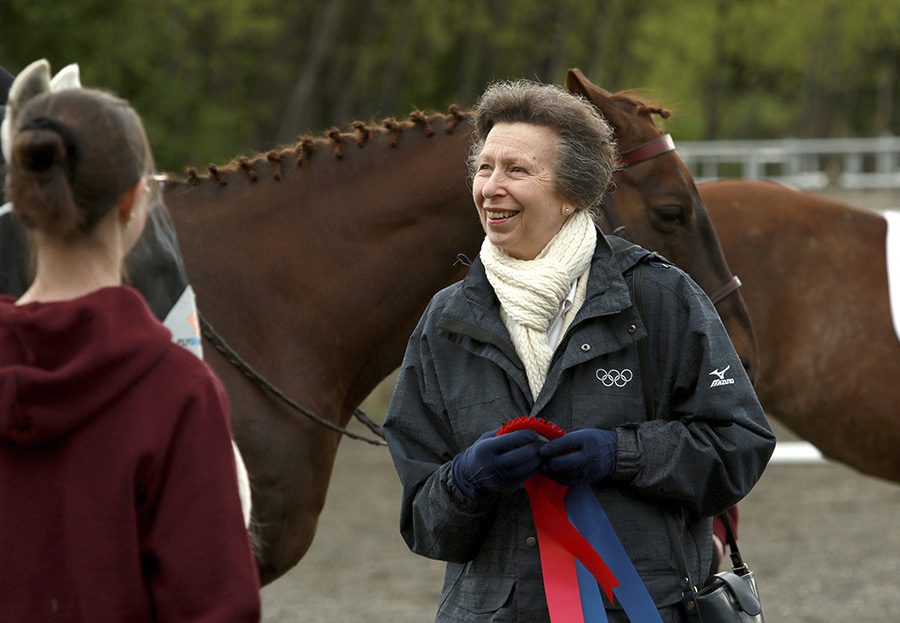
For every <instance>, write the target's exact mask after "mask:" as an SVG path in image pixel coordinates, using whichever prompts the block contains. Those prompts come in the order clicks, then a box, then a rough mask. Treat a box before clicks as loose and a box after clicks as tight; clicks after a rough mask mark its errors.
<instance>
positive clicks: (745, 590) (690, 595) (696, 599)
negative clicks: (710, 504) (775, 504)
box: [666, 513, 765, 623]
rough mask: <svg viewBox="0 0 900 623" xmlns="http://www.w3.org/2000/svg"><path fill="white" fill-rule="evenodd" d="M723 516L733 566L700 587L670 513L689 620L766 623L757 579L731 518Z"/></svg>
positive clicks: (670, 524)
mask: <svg viewBox="0 0 900 623" xmlns="http://www.w3.org/2000/svg"><path fill="white" fill-rule="evenodd" d="M719 517H720V518H721V519H722V520H723V521H724V523H725V532H726V535H727V541H728V549H729V550H730V551H731V562H732V569H731V571H723V572H721V573H717V574H715V575H713V576H710V578H709V579H708V580H707V581H706V583H705V584H704V585H703V586H699V587H698V586H696V585H695V584H694V583H693V582H692V581H691V574H690V572H689V571H688V569H687V563H686V561H685V559H684V550H683V549H682V546H681V538H680V537H679V536H678V532H677V530H675V527H674V526H673V525H672V524H673V521H674V519H673V517H672V515H671V513H670V514H667V515H666V527H667V528H668V530H669V539H670V540H671V541H672V543H673V547H672V550H673V552H674V553H675V561H676V562H677V563H678V570H679V572H680V573H681V591H682V604H683V605H684V609H685V612H687V615H688V619H690V620H691V621H693V622H695V623H765V618H764V617H763V612H762V603H761V602H760V601H759V591H758V590H757V588H756V579H755V577H754V576H753V572H752V571H750V569H749V568H748V567H747V565H746V563H744V561H743V559H742V558H741V553H740V551H739V550H738V546H737V540H736V539H735V538H734V530H733V528H732V526H731V520H730V519H729V518H728V515H726V514H725V513H722V514H721V515H719Z"/></svg>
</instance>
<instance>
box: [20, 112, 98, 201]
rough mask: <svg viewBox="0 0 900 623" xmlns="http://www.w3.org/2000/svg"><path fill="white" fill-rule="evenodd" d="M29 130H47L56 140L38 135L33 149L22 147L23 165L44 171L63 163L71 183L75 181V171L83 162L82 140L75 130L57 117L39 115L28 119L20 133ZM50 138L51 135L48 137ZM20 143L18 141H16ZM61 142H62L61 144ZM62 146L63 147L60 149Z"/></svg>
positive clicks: (33, 169)
mask: <svg viewBox="0 0 900 623" xmlns="http://www.w3.org/2000/svg"><path fill="white" fill-rule="evenodd" d="M28 130H36V131H41V130H47V131H49V132H51V133H52V134H51V135H50V136H53V135H55V136H56V140H47V141H42V140H40V138H38V137H36V139H37V140H35V141H34V142H33V143H32V147H31V149H27V148H25V149H22V150H21V151H20V154H21V156H22V161H21V162H22V166H25V167H28V168H30V169H31V170H32V171H37V172H42V171H46V170H47V169H49V168H50V167H52V166H53V165H54V164H55V163H59V164H63V165H65V167H66V173H67V174H68V177H69V183H70V184H72V183H74V181H75V173H76V172H77V171H78V165H79V164H81V154H82V148H81V141H80V140H79V139H78V135H77V134H75V132H74V130H72V128H70V127H69V126H67V125H66V124H65V123H63V122H62V121H60V120H59V119H57V118H56V117H47V116H38V117H34V118H33V119H29V120H28V121H26V122H25V123H24V124H23V125H22V127H21V128H19V135H20V136H21V135H22V134H23V133H25V132H27V131H28ZM48 139H49V137H48ZM16 142H17V143H18V141H16ZM60 143H62V144H61V145H60ZM60 146H61V147H62V149H60Z"/></svg>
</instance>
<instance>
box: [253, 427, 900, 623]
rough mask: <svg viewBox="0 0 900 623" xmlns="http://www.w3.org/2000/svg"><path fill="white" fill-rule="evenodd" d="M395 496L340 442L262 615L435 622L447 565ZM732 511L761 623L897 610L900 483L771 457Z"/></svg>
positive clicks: (385, 478)
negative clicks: (415, 535)
mask: <svg viewBox="0 0 900 623" xmlns="http://www.w3.org/2000/svg"><path fill="white" fill-rule="evenodd" d="M778 436H779V439H789V438H790V435H789V434H787V433H785V432H783V429H782V430H780V431H779V433H778ZM399 503H400V484H399V481H398V480H397V476H396V474H395V472H394V468H393V465H392V464H391V460H390V456H389V455H388V452H387V450H386V449H385V448H376V447H374V446H369V445H367V444H364V443H362V442H358V441H353V440H345V441H343V442H342V443H341V448H340V452H339V453H338V459H337V463H336V465H335V473H334V477H333V478H332V482H331V489H330V493H329V497H328V501H327V502H326V504H325V510H324V512H323V513H322V515H321V518H320V523H319V530H318V532H317V534H316V538H315V541H314V542H313V545H312V548H311V549H310V551H309V553H307V555H306V556H305V557H304V558H303V560H301V561H300V564H299V565H297V566H296V567H295V568H294V569H293V570H292V571H290V572H289V573H288V574H287V575H285V576H284V577H282V578H281V579H279V580H277V581H276V582H274V583H273V584H271V585H270V586H267V587H266V588H264V589H263V608H264V619H263V620H264V621H265V622H266V623H293V622H295V621H302V622H305V623H334V622H336V621H339V622H341V623H345V622H357V621H358V622H360V623H363V622H365V623H426V622H428V621H432V620H434V613H435V610H436V608H437V601H438V595H439V593H440V586H441V579H442V573H443V565H442V564H441V563H438V562H435V561H431V560H426V559H424V558H420V557H418V556H415V555H413V554H411V553H410V552H409V550H408V549H407V548H406V545H405V543H403V541H402V539H401V538H400V535H399V532H398V531H397V521H398V508H399ZM740 508H741V521H740V544H741V551H742V553H743V554H744V557H745V559H746V560H747V562H748V563H749V565H750V567H751V569H753V570H754V571H755V572H756V575H757V581H758V584H759V590H760V593H761V597H762V600H763V605H764V607H765V614H766V621H767V623H820V622H825V621H829V622H830V621H852V622H853V623H892V622H895V621H897V620H898V618H900V615H898V614H897V613H898V612H900V579H898V578H900V486H897V485H894V484H890V483H887V482H884V481H881V480H876V479H873V478H870V477H866V476H862V475H860V474H858V473H856V472H853V471H851V470H849V469H847V468H845V467H843V466H839V465H836V464H831V463H820V464H813V465H798V464H775V465H771V466H770V467H769V468H768V470H767V471H766V473H765V474H764V475H763V478H762V480H761V481H760V482H759V484H758V485H757V486H756V488H755V489H754V490H753V491H752V492H751V493H750V495H749V496H748V497H747V498H746V499H745V500H744V501H743V502H742V503H741V505H740Z"/></svg>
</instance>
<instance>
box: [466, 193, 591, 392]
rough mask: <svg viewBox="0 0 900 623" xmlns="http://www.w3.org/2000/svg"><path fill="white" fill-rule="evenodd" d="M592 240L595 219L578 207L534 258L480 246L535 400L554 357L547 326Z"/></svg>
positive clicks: (583, 265)
mask: <svg viewBox="0 0 900 623" xmlns="http://www.w3.org/2000/svg"><path fill="white" fill-rule="evenodd" d="M596 243H597V231H596V230H595V229H594V222H593V221H592V220H591V217H590V215H589V214H588V213H587V211H585V210H578V211H577V212H575V214H573V215H572V216H570V217H569V218H568V219H567V220H566V222H565V223H564V224H563V226H562V229H560V230H559V233H557V234H556V235H555V236H554V237H553V238H552V239H551V240H550V242H548V243H547V246H546V247H544V249H543V251H541V252H540V254H538V256H537V257H536V258H534V259H533V260H517V259H515V258H513V257H511V256H510V255H508V254H507V253H506V252H505V251H503V250H501V249H499V248H497V247H495V246H494V245H493V244H491V242H490V240H489V239H488V238H487V237H485V239H484V243H482V245H481V261H482V263H484V269H485V273H486V274H487V279H488V281H489V282H490V284H491V286H492V287H493V288H494V292H495V293H496V294H497V298H498V299H500V317H501V319H502V320H503V324H505V325H506V328H507V330H508V331H509V335H510V337H511V338H512V342H513V346H515V348H516V352H517V353H518V354H519V357H520V358H521V359H522V362H523V363H524V364H525V373H526V375H527V376H528V384H529V386H530V388H531V394H532V398H534V399H535V400H537V397H538V394H539V393H540V391H541V387H543V386H544V381H545V380H546V378H547V371H548V368H549V367H550V359H551V358H552V357H553V349H552V348H551V347H550V343H549V342H548V340H547V328H548V327H549V326H550V321H551V320H553V318H554V317H555V316H556V314H557V313H559V309H560V305H562V302H563V300H564V299H565V298H566V295H567V294H568V293H569V290H570V289H571V287H572V283H573V282H574V281H575V280H576V279H578V277H579V276H580V275H581V274H582V273H583V272H584V271H585V270H586V269H587V267H588V266H589V265H590V263H591V258H592V257H593V254H594V246H595V245H596Z"/></svg>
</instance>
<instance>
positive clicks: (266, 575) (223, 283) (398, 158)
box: [165, 72, 755, 583]
mask: <svg viewBox="0 0 900 623" xmlns="http://www.w3.org/2000/svg"><path fill="white" fill-rule="evenodd" d="M574 85H580V88H582V89H583V90H585V91H589V93H588V95H589V97H590V98H591V100H592V101H593V102H594V103H595V104H597V105H598V106H599V107H600V109H601V110H602V111H603V112H604V114H605V115H606V117H607V118H608V119H609V120H610V121H611V122H612V123H613V125H614V126H615V129H616V132H617V134H618V136H619V143H620V149H621V150H622V151H623V152H627V151H629V150H632V149H634V148H637V147H640V146H642V145H645V144H647V143H652V142H653V141H656V140H657V139H661V138H663V135H662V132H660V130H659V129H658V128H657V127H656V125H655V124H654V122H653V119H652V115H653V114H654V113H659V114H664V111H662V110H661V109H658V108H654V107H652V106H646V105H644V104H643V103H642V102H640V101H638V100H637V99H635V98H633V97H631V96H629V95H627V94H617V95H609V94H607V93H605V92H604V91H601V90H599V89H597V88H596V87H594V86H593V85H590V83H589V82H587V81H586V80H584V78H583V76H581V74H580V72H577V73H574V74H573V75H572V76H571V77H570V87H573V86H574ZM354 128H355V130H356V133H355V134H343V133H340V132H338V131H337V130H334V131H332V132H330V133H329V135H328V137H327V138H324V137H323V138H318V139H315V140H314V139H304V140H303V141H301V142H300V143H299V144H298V145H297V146H295V147H294V148H291V149H285V150H280V151H277V152H270V153H269V154H266V155H260V156H257V157H255V158H253V159H241V160H238V161H236V162H233V163H231V164H230V165H228V166H226V167H223V168H221V169H219V168H217V167H211V168H210V174H209V175H204V176H202V177H201V176H197V175H196V174H191V175H190V178H189V179H188V180H186V181H179V182H174V183H171V184H169V185H168V186H167V188H166V193H165V199H166V203H167V205H168V206H169V209H170V210H171V212H172V216H173V220H174V222H175V226H176V230H177V232H178V235H179V240H180V244H181V247H182V253H183V256H184V261H185V265H186V270H187V273H188V275H189V276H190V280H191V283H192V285H193V287H194V289H195V290H196V292H197V302H198V306H199V308H200V312H201V314H202V315H204V316H205V317H206V319H207V320H208V321H209V323H210V324H211V325H212V326H213V327H215V329H216V330H217V331H218V332H219V334H220V335H221V336H223V337H224V339H225V340H226V341H227V342H228V343H229V344H230V346H231V347H233V348H234V350H235V351H237V352H238V353H239V354H240V355H241V357H242V358H243V359H244V360H245V361H247V362H248V363H249V364H250V365H251V366H252V367H253V368H254V369H255V370H257V371H258V372H259V373H260V374H262V375H263V376H264V377H266V378H268V379H269V380H270V381H271V382H272V383H273V384H274V385H275V386H277V387H278V388H279V389H280V390H282V391H284V393H285V394H287V395H288V396H291V397H292V398H294V399H295V400H297V401H298V402H299V403H301V404H302V405H303V406H304V407H305V408H306V409H307V410H309V411H311V412H313V413H315V414H318V415H320V416H321V417H323V418H326V419H327V420H328V421H330V422H332V423H334V424H336V425H338V426H342V427H343V426H345V425H346V424H347V422H348V421H349V419H350V417H351V415H352V413H353V411H354V409H355V408H356V407H357V406H358V405H359V404H360V403H361V401H362V400H363V399H364V398H365V397H366V396H367V395H368V394H369V393H370V392H371V391H372V389H373V388H374V387H375V386H376V385H377V383H378V382H379V381H381V380H382V379H383V378H384V377H386V376H387V375H388V374H389V373H390V372H391V371H392V370H393V369H395V368H396V366H397V365H399V363H400V360H401V358H402V354H403V350H404V348H405V346H406V342H407V339H408V336H409V335H410V333H411V332H412V330H413V328H414V325H415V323H416V322H417V320H418V318H419V316H420V314H421V312H422V310H423V309H424V307H425V305H426V304H427V302H428V300H429V299H430V297H431V296H432V295H433V294H434V293H435V292H436V291H437V290H438V289H440V288H442V287H444V286H446V285H449V284H450V283H452V282H454V281H455V280H458V279H459V278H461V277H462V276H463V274H464V272H463V270H462V268H461V267H460V266H459V263H458V262H457V256H458V254H465V255H467V256H468V257H474V256H475V255H476V254H477V253H478V249H479V246H480V243H481V240H482V239H483V236H484V234H483V231H482V230H481V227H480V225H479V222H478V219H477V217H476V214H475V209H474V205H473V203H472V198H471V194H470V190H469V185H468V184H467V171H466V163H465V161H466V154H467V152H468V147H469V143H470V133H471V125H470V123H469V119H468V116H467V115H464V114H461V113H459V112H458V111H456V110H455V109H452V110H451V114H450V115H449V116H444V115H432V116H428V117H426V116H424V115H422V114H421V113H414V114H413V115H411V120H410V121H405V122H403V123H401V124H398V123H396V122H394V121H391V120H388V121H387V122H385V127H381V128H371V127H367V126H366V125H364V124H361V123H357V124H354ZM651 151H655V152H657V153H656V154H655V156H656V157H651V158H650V159H648V160H642V161H641V162H639V163H638V162H635V163H634V164H633V165H632V166H631V167H629V168H627V169H625V170H623V171H622V172H620V173H618V174H617V175H616V178H615V182H616V193H615V195H614V196H615V198H616V199H615V205H616V207H617V209H618V211H619V212H620V213H621V217H622V220H624V221H625V223H626V224H627V225H628V227H629V228H631V231H632V232H633V233H634V236H633V237H634V239H635V240H636V241H638V242H642V243H644V244H645V245H646V246H649V247H650V248H653V249H655V250H659V251H660V252H662V253H663V254H664V255H666V256H667V257H668V258H669V259H671V260H672V261H674V262H676V263H679V264H681V265H682V266H684V267H685V268H686V269H688V270H689V271H690V272H691V273H692V274H693V275H694V276H695V278H697V280H698V281H699V282H700V284H701V285H707V286H715V287H716V288H718V287H719V286H720V285H721V284H723V283H728V282H730V277H731V275H730V273H729V272H728V269H727V266H726V265H725V262H724V259H723V256H722V254H721V250H720V249H719V247H718V243H717V241H716V239H715V237H714V236H712V235H711V233H712V229H711V228H710V227H709V223H708V218H707V217H706V213H705V211H704V209H703V206H702V203H701V202H700V199H699V196H698V195H697V193H696V190H695V188H694V185H693V182H692V180H691V178H690V175H689V174H688V171H687V168H686V167H685V166H684V163H683V162H681V160H680V159H678V158H677V156H676V155H675V154H674V152H672V151H659V150H656V149H655V148H651ZM640 153H646V152H640ZM648 179H653V180H654V181H655V182H659V183H658V184H657V186H659V185H662V187H663V188H664V189H665V190H652V189H642V188H638V187H637V185H641V184H644V182H645V181H646V180H648ZM670 206H677V207H670ZM659 210H661V211H663V212H665V214H666V218H664V219H663V222H662V223H657V221H659V220H660V219H659V217H658V216H655V214H656V211H659ZM648 219H649V220H651V221H652V222H653V224H652V225H651V224H649V223H648V222H647V221H648ZM673 221H674V222H673ZM698 248H699V249H702V251H698V250H697V249H698ZM722 315H723V319H724V320H725V321H726V323H727V325H728V327H729V329H730V330H731V332H732V335H733V336H738V337H737V339H736V343H737V344H738V345H739V348H740V349H742V350H741V354H742V355H743V356H744V359H745V360H746V361H747V362H748V365H750V362H753V360H754V356H755V353H754V350H753V342H752V333H751V331H750V327H749V320H748V316H747V313H746V309H745V308H744V307H743V304H742V303H741V301H740V298H739V297H736V296H732V297H728V299H727V300H726V301H724V303H723V307H722ZM209 346H210V345H209V343H206V349H205V351H206V356H207V358H208V360H209V362H210V364H211V365H212V366H213V367H214V368H215V370H216V372H217V373H218V374H219V375H220V377H221V378H222V379H223V381H224V382H225V384H226V387H227V389H228V393H229V397H230V399H231V404H232V411H233V422H234V430H235V435H236V438H237V441H238V444H239V446H240V448H241V451H242V454H243V455H244V459H245V461H246V464H247V468H248V470H249V472H250V477H251V483H252V487H253V522H254V525H253V530H254V536H255V538H256V540H257V546H258V560H259V564H260V574H261V578H262V581H263V582H264V583H268V582H271V581H272V580H274V579H276V578H277V577H279V576H280V575H281V574H283V573H284V572H286V571H287V570H288V569H290V568H291V567H292V566H294V565H295V564H296V563H297V562H298V561H299V560H300V558H301V557H302V556H303V554H304V553H305V552H306V550H307V548H308V547H309V545H310V543H311V541H312V538H313V535H314V533H315V529H316V522H317V520H318V516H319V513H320V511H321V509H322V506H323V504H324V502H325V496H326V491H327V488H328V482H329V479H330V476H331V471H332V467H333V464H334V459H335V454H336V452H337V446H338V443H339V441H340V439H341V437H340V435H339V434H337V433H335V432H334V431H332V430H329V429H326V428H324V427H321V426H319V425H317V424H315V423H314V422H312V421H310V420H308V419H306V418H304V417H302V416H301V415H299V414H297V413H296V412H294V411H292V410H291V409H289V408H288V407H286V406H285V405H284V404H283V403H281V402H279V401H278V400H277V399H276V398H274V397H273V395H272V394H271V393H270V392H267V391H266V390H264V389H261V388H260V387H259V386H258V385H257V384H254V383H253V382H251V381H250V380H248V379H247V378H246V376H244V375H243V374H242V373H241V372H240V371H238V370H237V369H236V368H235V367H233V366H232V365H231V364H230V363H229V362H228V361H227V360H226V358H224V357H223V356H222V355H221V354H220V353H219V352H217V351H216V350H214V349H213V348H210V347H209ZM359 477H360V478H365V474H360V476H359ZM361 510H362V511H364V509H361Z"/></svg>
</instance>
